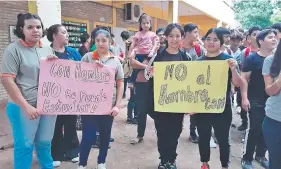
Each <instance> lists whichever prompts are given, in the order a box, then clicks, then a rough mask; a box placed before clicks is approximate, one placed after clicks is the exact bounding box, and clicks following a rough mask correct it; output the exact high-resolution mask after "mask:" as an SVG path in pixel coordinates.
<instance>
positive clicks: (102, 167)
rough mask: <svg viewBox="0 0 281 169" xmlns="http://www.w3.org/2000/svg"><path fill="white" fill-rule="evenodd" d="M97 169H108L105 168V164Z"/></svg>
mask: <svg viewBox="0 0 281 169" xmlns="http://www.w3.org/2000/svg"><path fill="white" fill-rule="evenodd" d="M97 169H106V168H105V164H104V163H102V164H98V167H97Z"/></svg>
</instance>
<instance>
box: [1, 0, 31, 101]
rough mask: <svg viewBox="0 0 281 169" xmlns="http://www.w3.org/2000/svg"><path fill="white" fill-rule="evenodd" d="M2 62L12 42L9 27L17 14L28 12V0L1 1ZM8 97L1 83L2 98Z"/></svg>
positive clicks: (14, 23) (15, 19) (13, 24)
mask: <svg viewBox="0 0 281 169" xmlns="http://www.w3.org/2000/svg"><path fill="white" fill-rule="evenodd" d="M0 11H1V17H0V56H1V57H0V63H2V56H3V52H4V49H5V48H6V47H7V46H8V44H9V43H10V39H9V37H10V36H9V32H10V30H9V27H10V26H15V25H16V21H17V15H18V14H19V13H26V12H28V2H27V1H17V2H16V1H0ZM5 98H7V96H6V92H5V90H4V88H3V86H2V85H0V100H2V99H5Z"/></svg>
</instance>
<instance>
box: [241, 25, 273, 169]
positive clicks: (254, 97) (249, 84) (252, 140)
mask: <svg viewBox="0 0 281 169" xmlns="http://www.w3.org/2000/svg"><path fill="white" fill-rule="evenodd" d="M275 36H276V32H275V31H274V30H271V29H266V30H263V31H261V32H260V33H259V34H258V35H257V37H256V39H257V44H258V47H259V51H258V52H257V53H253V54H251V55H249V56H248V57H247V58H246V59H245V61H244V64H243V67H242V73H241V76H242V78H243V80H244V83H245V84H246V85H244V86H243V88H241V96H242V107H243V109H244V110H246V111H249V122H250V128H249V129H248V130H247V132H246V136H245V143H244V144H245V147H244V155H243V159H242V163H241V164H242V169H252V168H253V165H252V161H253V155H254V153H255V152H256V154H255V160H256V161H257V162H259V163H260V164H261V165H262V166H263V167H264V168H266V169H267V168H268V161H267V159H266V158H265V153H266V150H267V148H266V145H265V142H264V137H263V135H262V122H263V119H264V117H265V102H266V100H267V98H268V95H267V94H266V91H265V84H264V79H263V75H262V66H263V62H264V59H265V58H266V57H268V56H271V55H272V54H273V53H272V50H273V49H274V48H275V47H276V45H277V41H276V38H275ZM249 107H250V108H249Z"/></svg>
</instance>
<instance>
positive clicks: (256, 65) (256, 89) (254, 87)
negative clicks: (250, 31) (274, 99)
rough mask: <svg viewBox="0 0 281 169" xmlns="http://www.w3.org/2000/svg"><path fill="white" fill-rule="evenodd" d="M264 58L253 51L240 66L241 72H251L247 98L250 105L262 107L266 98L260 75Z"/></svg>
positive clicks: (262, 79)
mask: <svg viewBox="0 0 281 169" xmlns="http://www.w3.org/2000/svg"><path fill="white" fill-rule="evenodd" d="M264 59H265V57H262V56H260V55H259V54H258V53H253V54H251V55H249V56H248V57H247V58H246V59H245V61H244V64H243V67H242V72H251V75H250V79H249V82H248V99H249V101H250V102H251V105H252V106H253V105H254V106H262V107H264V106H265V102H266V100H267V98H268V95H267V94H266V92H265V84H264V78H263V75H262V66H263V62H264Z"/></svg>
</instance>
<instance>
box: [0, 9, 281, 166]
mask: <svg viewBox="0 0 281 169" xmlns="http://www.w3.org/2000/svg"><path fill="white" fill-rule="evenodd" d="M14 34H15V35H16V36H17V37H18V38H19V39H18V40H16V41H15V42H14V43H11V44H10V45H9V46H8V47H7V48H6V49H5V51H4V55H3V59H2V69H1V82H2V85H3V86H4V88H5V90H6V92H7V94H8V96H9V103H8V104H7V107H6V112H7V116H8V118H9V121H10V123H11V126H12V130H13V137H14V168H15V169H22V168H24V169H30V168H31V165H32V155H33V153H34V152H35V153H36V155H37V161H38V164H39V167H40V168H42V169H53V168H55V167H59V166H60V165H61V162H62V161H71V162H73V163H78V166H77V167H78V169H85V168H86V167H87V162H88V157H89V153H90V150H91V148H92V147H97V148H99V155H98V159H97V169H106V165H105V164H106V157H107V152H108V149H109V148H110V142H112V141H114V139H113V138H111V129H112V123H113V120H114V117H115V116H117V115H118V114H119V113H120V111H121V108H122V105H121V102H122V99H124V98H126V93H130V97H129V102H128V105H127V123H128V124H133V125H137V132H136V137H135V138H134V139H132V140H131V141H130V143H131V144H132V145H136V144H141V143H142V142H143V140H144V136H145V130H146V121H147V115H149V116H150V117H151V118H152V119H153V120H154V124H155V128H156V135H157V146H158V152H159V159H160V163H159V166H158V169H177V165H176V158H177V155H178V154H177V145H178V139H179V137H180V135H181V133H182V128H183V122H184V114H183V113H180V112H179V113H168V112H156V111H154V99H153V97H154V92H153V91H154V90H153V83H154V82H153V72H154V67H153V63H155V62H172V61H181V62H187V61H203V62H208V61H211V60H226V61H227V63H228V65H229V70H228V82H227V91H226V94H225V96H226V105H225V108H224V111H223V112H222V113H200V112H186V113H188V114H189V115H190V133H189V139H190V140H191V141H192V142H193V143H198V147H199V153H198V154H199V156H200V160H201V162H202V164H201V169H210V166H209V164H208V162H209V161H210V148H211V147H215V146H216V145H217V144H218V146H219V152H220V161H221V167H222V169H226V168H229V163H230V159H229V158H230V157H229V156H230V146H231V144H230V141H231V134H230V127H231V124H232V116H233V112H232V106H233V103H234V102H237V112H239V113H240V115H241V121H242V123H241V126H239V127H238V130H239V131H244V130H246V134H245V139H244V151H243V157H242V161H241V168H242V169H253V168H254V166H253V164H252V161H253V160H256V161H257V162H258V163H259V164H260V165H261V166H262V167H263V168H265V169H281V110H280V109H279V108H278V107H279V104H278V103H280V102H281V94H280V90H281V76H280V70H281V43H279V41H280V39H281V23H276V24H274V25H272V26H271V27H269V28H266V29H262V28H261V27H259V26H258V25H257V26H254V27H252V28H250V29H249V30H248V31H244V30H242V29H231V30H230V29H227V28H223V27H219V28H210V29H209V30H208V32H207V33H206V35H205V36H203V37H202V38H199V29H198V26H197V25H195V24H192V23H189V24H186V25H184V26H181V25H179V24H177V23H171V24H169V25H167V27H166V28H158V30H157V31H156V32H153V31H152V20H151V17H150V16H148V15H147V14H143V15H141V17H140V19H139V31H138V32H137V33H136V34H135V35H131V34H130V33H129V32H127V31H123V32H122V33H121V35H120V36H121V38H122V39H123V41H124V43H125V49H123V48H122V47H121V45H120V44H117V43H116V40H115V36H117V35H113V34H111V32H110V31H109V30H108V29H107V28H106V27H99V28H95V29H94V30H93V31H92V33H91V35H88V34H87V33H85V34H83V35H82V36H81V47H80V48H79V50H78V51H77V50H76V49H73V48H70V47H67V44H68V36H69V35H68V32H67V30H66V29H65V27H64V26H63V25H61V24H55V25H52V26H50V27H49V28H48V29H47V30H46V32H45V30H44V26H43V23H42V21H41V19H40V17H39V16H37V15H34V14H30V13H26V14H19V15H18V17H17V24H16V28H15V30H14ZM44 35H46V36H47V39H48V40H49V41H50V42H51V45H50V46H43V45H42V43H41V41H40V40H41V38H42V37H44ZM118 36H119V35H118ZM44 58H46V59H47V60H53V59H66V60H72V61H74V62H88V63H92V64H97V65H98V66H100V67H102V66H104V65H107V66H110V67H113V68H114V69H115V76H114V77H115V85H114V90H113V99H112V103H113V104H112V105H108V106H109V107H110V108H111V112H110V114H109V115H81V116H77V115H57V116H54V115H53V116H50V115H49V116H48V115H41V114H39V113H38V110H37V109H36V105H37V92H38V83H39V71H40V59H44ZM145 72H148V74H149V75H150V76H151V77H152V78H150V79H149V78H146V77H145ZM126 89H129V90H130V91H129V92H127V91H126ZM235 94H236V100H234V98H235V97H234V95H235ZM279 101H280V102H279ZM77 129H81V130H82V139H81V141H79V139H78V136H77ZM34 148H35V150H34ZM267 151H268V154H269V159H267V158H266V152H267ZM254 154H255V157H254Z"/></svg>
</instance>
